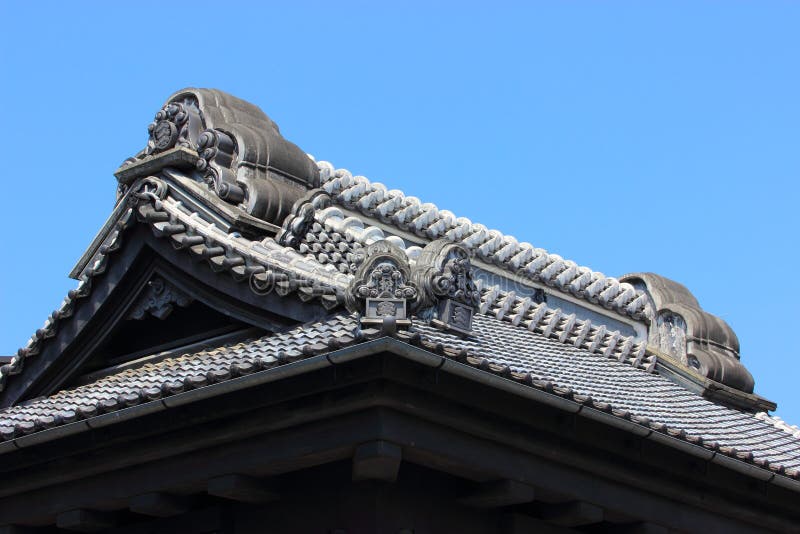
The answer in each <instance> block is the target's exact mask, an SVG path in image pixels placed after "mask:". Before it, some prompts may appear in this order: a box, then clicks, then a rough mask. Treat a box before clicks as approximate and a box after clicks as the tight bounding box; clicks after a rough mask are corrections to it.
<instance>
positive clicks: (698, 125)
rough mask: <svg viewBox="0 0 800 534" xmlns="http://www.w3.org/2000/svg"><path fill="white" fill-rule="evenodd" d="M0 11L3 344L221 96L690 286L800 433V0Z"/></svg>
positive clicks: (364, 162) (454, 203)
mask: <svg viewBox="0 0 800 534" xmlns="http://www.w3.org/2000/svg"><path fill="white" fill-rule="evenodd" d="M287 4H288V3H287ZM0 6H2V7H0V53H1V55H0V81H1V82H2V83H0V102H2V104H0V118H2V124H1V126H0V146H2V148H3V158H2V167H0V168H2V173H3V182H2V184H3V192H2V195H0V228H2V230H0V231H1V232H2V234H0V235H2V238H0V244H2V248H1V250H2V253H0V259H2V261H0V299H2V301H1V303H0V354H12V353H14V352H15V351H16V349H17V348H18V347H19V346H21V345H23V344H24V343H25V341H26V339H27V338H28V337H29V336H30V334H32V333H33V331H34V330H35V329H36V328H38V327H39V326H40V325H41V324H42V322H43V321H44V320H45V318H46V317H47V315H48V314H49V313H50V312H51V311H52V310H53V309H55V308H56V307H57V306H58V304H59V302H60V301H61V299H62V298H63V296H64V295H65V294H66V292H67V291H68V290H69V289H71V288H72V287H74V284H75V282H74V281H72V280H70V279H68V278H67V273H68V271H69V270H70V268H71V267H72V265H73V264H74V262H75V261H76V260H77V258H78V257H79V255H80V253H81V252H82V251H83V249H84V248H85V247H86V246H87V245H88V244H89V242H90V240H91V239H92V237H93V236H94V233H95V232H96V231H97V230H98V229H99V228H100V226H101V224H102V223H103V221H104V220H105V218H106V216H107V215H108V214H109V212H110V210H111V208H112V206H113V203H114V190H115V185H116V182H115V179H114V177H113V172H114V170H115V169H116V168H117V166H118V165H119V164H120V163H121V162H122V161H123V160H124V159H125V158H126V157H128V156H130V155H132V154H134V153H135V152H137V151H138V150H139V149H140V148H142V147H143V146H144V144H145V141H146V137H147V133H146V126H147V124H148V123H149V122H150V120H151V119H152V116H153V114H154V113H155V111H156V110H158V109H159V107H160V106H161V104H162V102H163V101H164V99H165V98H166V97H167V96H168V95H169V94H171V93H172V92H173V91H175V90H177V89H180V88H182V87H185V86H200V87H216V88H219V89H223V90H225V91H228V92H230V93H233V94H235V95H237V96H239V97H242V98H244V99H247V100H250V101H252V102H254V103H256V104H258V105H259V106H261V107H262V109H264V110H265V111H266V112H267V114H269V115H270V116H271V117H272V118H273V119H274V120H275V121H276V122H277V123H278V124H279V125H280V126H281V130H282V132H283V133H284V135H285V136H286V137H287V138H289V139H291V140H292V141H294V142H296V143H297V144H298V145H300V146H301V147H302V148H303V149H305V150H306V151H308V152H309V153H311V154H313V155H314V156H315V157H317V158H318V159H326V160H329V161H331V162H332V163H333V164H334V165H336V166H337V167H345V168H348V169H349V170H351V171H352V172H353V173H354V174H363V175H365V176H367V177H368V178H370V179H371V180H373V181H380V182H382V183H384V184H386V185H387V186H388V187H390V188H398V189H402V190H404V191H405V192H406V193H407V194H410V195H415V196H417V197H419V198H421V199H422V200H423V201H427V202H433V203H435V204H437V205H438V206H439V207H440V208H446V209H449V210H451V211H453V212H454V213H456V214H457V215H459V216H466V217H469V218H470V219H472V220H473V221H479V222H482V223H483V224H485V225H487V226H489V227H492V228H497V229H499V230H501V231H503V232H504V233H507V234H511V235H514V236H516V237H517V238H519V239H520V240H526V241H530V242H531V243H533V244H534V245H536V246H540V247H543V248H546V249H548V250H549V251H551V252H554V253H557V254H560V255H562V256H563V257H565V258H569V259H572V260H575V261H577V262H578V263H580V264H583V265H588V266H590V267H592V268H593V269H595V270H598V271H602V272H604V273H606V274H608V275H615V276H618V275H622V274H624V273H627V272H633V271H655V272H658V273H660V274H662V275H665V276H668V277H670V278H673V279H675V280H677V281H680V282H682V283H684V284H685V285H687V286H688V287H689V288H690V290H692V291H693V292H694V294H695V295H696V296H697V298H698V299H699V300H700V302H701V304H702V305H703V306H704V307H705V308H706V309H707V310H708V311H710V312H712V313H715V314H718V315H720V316H722V317H723V318H724V319H725V320H726V321H728V322H729V323H730V324H731V325H732V326H733V328H734V329H735V331H736V332H737V334H738V336H739V339H740V342H741V346H742V360H743V362H744V363H745V364H746V365H747V367H748V368H749V369H750V370H751V371H752V373H753V375H754V376H755V378H756V391H757V392H759V393H761V394H762V395H764V396H766V397H768V398H770V399H772V400H775V401H777V402H778V404H779V408H778V411H777V414H778V415H780V416H782V417H784V418H785V419H787V420H789V421H790V422H794V423H800V398H799V397H800V396H799V395H798V393H797V389H798V383H799V382H798V380H799V379H800V359H799V358H798V348H797V347H798V345H797V343H796V341H795V340H796V338H795V336H796V335H798V326H797V324H798V323H797V319H798V313H797V309H798V304H799V303H800V289H798V284H797V282H796V280H797V279H798V274H797V266H798V263H800V262H798V259H800V258H799V257H798V256H799V254H800V253H799V252H798V244H800V243H798V241H800V240H798V237H797V231H798V227H799V225H798V223H799V222H800V215H798V212H800V209H799V208H798V199H799V197H800V186H799V185H798V182H799V181H800V150H799V147H800V99H798V95H800V64H799V63H800V60H799V59H798V58H800V31H798V27H800V3H797V2H770V1H764V2H737V1H728V2H721V1H718V2H703V1H697V0H694V1H691V2H669V3H666V2H665V3H659V4H658V5H656V3H653V2H570V1H560V2H555V1H553V2H539V3H536V2H534V3H530V2H527V3H524V4H523V3H522V2H520V3H518V4H515V3H506V2H499V3H495V5H493V7H492V8H488V7H486V6H485V5H484V4H483V3H474V4H470V3H468V2H463V1H461V2H457V3H456V2H453V3H451V4H447V3H440V4H438V5H437V6H436V7H430V6H429V5H426V4H423V3H414V2H402V3H401V2H395V3H393V4H392V5H391V7H387V6H386V5H383V6H382V7H376V6H373V5H371V4H370V3H367V2H362V3H348V2H344V1H340V2H335V3H334V2H315V3H304V2H292V3H291V7H287V6H277V5H267V4H266V3H261V2H259V3H255V2H253V3H252V4H247V3H237V2H205V1H193V2H146V1H137V2H128V3H126V4H124V5H123V3H122V2H114V3H111V2H10V1H8V0H0Z"/></svg>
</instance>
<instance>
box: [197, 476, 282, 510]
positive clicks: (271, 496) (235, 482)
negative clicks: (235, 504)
mask: <svg viewBox="0 0 800 534" xmlns="http://www.w3.org/2000/svg"><path fill="white" fill-rule="evenodd" d="M206 490H207V491H208V494H209V495H212V496H214V497H221V498H223V499H229V500H232V501H239V502H246V503H252V504H258V503H265V502H269V501H274V500H276V499H277V498H278V494H277V493H276V492H275V491H273V489H272V488H271V487H270V486H268V485H267V484H265V483H264V482H262V481H260V480H259V479H257V478H253V477H249V476H246V475H238V474H231V475H223V476H219V477H215V478H212V479H210V480H209V481H208V483H207V487H206Z"/></svg>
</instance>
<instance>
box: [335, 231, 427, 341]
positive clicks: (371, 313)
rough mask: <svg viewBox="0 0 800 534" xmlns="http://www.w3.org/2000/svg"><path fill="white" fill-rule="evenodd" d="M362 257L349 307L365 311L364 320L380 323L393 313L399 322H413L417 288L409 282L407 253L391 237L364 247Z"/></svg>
mask: <svg viewBox="0 0 800 534" xmlns="http://www.w3.org/2000/svg"><path fill="white" fill-rule="evenodd" d="M363 258H364V259H363V262H362V263H361V265H360V266H359V267H358V269H357V270H356V274H355V277H354V278H353V280H352V281H351V282H350V286H349V291H348V295H347V298H346V300H347V305H348V308H349V309H350V310H352V311H357V312H359V313H361V314H362V319H361V322H362V324H380V323H382V322H383V320H384V318H386V317H394V318H395V319H396V320H397V324H398V325H399V326H408V325H410V324H411V321H410V319H409V316H410V313H411V311H412V308H413V306H414V305H415V304H416V301H417V297H418V291H417V288H416V287H415V286H414V285H413V284H411V283H410V282H409V266H408V258H407V256H406V255H405V253H404V252H403V251H402V250H400V249H398V248H397V247H395V246H394V245H392V244H391V243H389V242H388V241H378V242H376V243H373V244H371V245H369V246H368V247H366V248H365V249H363Z"/></svg>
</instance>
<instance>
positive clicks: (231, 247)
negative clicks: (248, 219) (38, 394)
mask: <svg viewBox="0 0 800 534" xmlns="http://www.w3.org/2000/svg"><path fill="white" fill-rule="evenodd" d="M151 180H152V179H151ZM162 186H164V187H166V186H165V185H164V184H162ZM130 194H133V192H132V193H130ZM149 197H150V198H149V199H148V200H149V201H148V202H142V203H140V204H138V206H135V207H134V206H129V207H125V209H123V210H122V211H121V212H120V213H119V214H117V216H116V221H115V223H114V225H113V229H112V230H111V231H110V232H109V234H108V235H107V236H106V237H105V239H104V241H103V245H102V246H101V247H100V248H99V249H98V251H97V253H96V254H95V255H94V256H93V257H92V259H91V261H90V263H89V266H88V268H87V269H86V270H85V271H84V273H83V275H82V276H81V278H80V280H79V282H78V285H77V287H76V288H75V289H73V290H70V291H69V293H68V294H67V297H66V298H65V299H64V300H63V301H62V303H61V305H60V306H59V307H58V309H56V310H55V311H54V312H53V313H52V314H51V315H50V317H48V318H47V320H46V321H45V322H44V324H43V325H42V327H41V328H40V329H38V330H37V331H36V332H35V333H34V335H32V336H31V337H30V339H29V340H28V342H27V343H26V344H25V346H24V347H22V348H20V349H19V350H18V351H17V354H16V355H15V356H14V357H12V358H11V361H10V362H9V363H6V364H4V365H2V366H0V391H2V390H3V388H4V387H5V384H6V381H7V380H8V379H9V377H11V376H13V375H16V374H19V373H20V372H21V371H22V369H23V366H24V364H25V361H26V360H27V358H29V357H31V356H35V355H37V354H39V352H40V351H41V349H42V346H43V344H44V343H46V342H47V341H48V340H49V339H51V338H53V337H54V336H55V335H56V333H57V331H58V328H59V325H60V323H61V321H63V320H67V319H69V318H70V317H71V316H72V315H73V313H74V310H75V306H76V305H77V304H78V303H79V301H81V300H82V299H85V298H86V297H88V296H89V295H90V294H91V291H92V284H93V279H94V278H95V277H96V276H98V275H101V274H102V273H104V272H105V270H106V268H107V267H108V262H109V261H112V258H113V254H114V252H116V251H118V250H119V249H120V247H121V246H122V243H123V237H124V233H125V232H126V231H127V230H128V229H130V228H131V227H132V226H133V225H134V224H136V222H137V220H138V221H140V222H143V223H145V224H147V225H148V226H150V228H151V229H152V231H153V233H154V234H155V235H156V236H157V237H159V238H163V239H167V240H169V241H170V243H171V244H172V245H173V247H175V249H177V250H183V251H185V252H186V253H189V254H191V255H192V256H193V257H195V258H197V259H205V260H206V262H207V263H208V265H209V267H210V268H211V269H212V270H214V271H216V272H223V271H224V272H228V273H229V274H230V275H231V276H232V277H233V278H234V279H235V280H238V281H242V282H245V283H246V282H248V281H252V279H253V278H254V279H255V280H262V281H263V283H264V284H265V285H270V286H271V287H274V289H275V291H276V292H277V293H278V294H279V295H287V294H289V293H296V294H297V295H298V296H299V297H300V298H301V299H302V300H310V299H314V298H317V299H319V300H320V302H321V303H322V304H323V305H324V306H326V307H328V308H331V307H333V306H336V305H337V304H338V297H337V292H339V291H341V290H342V289H343V288H344V287H346V285H347V281H348V278H347V277H344V276H343V275H342V274H341V273H338V272H336V271H335V270H334V271H332V270H331V269H330V268H326V267H325V266H322V265H320V264H319V263H317V262H309V261H308V260H307V258H305V257H304V256H303V255H301V254H298V253H297V252H296V251H295V250H293V249H291V248H288V247H283V246H280V245H278V244H277V243H276V242H275V241H274V240H273V239H272V238H269V237H268V238H265V239H263V240H261V241H252V240H250V239H246V238H244V237H242V236H241V235H238V234H229V233H226V232H223V231H222V230H220V229H219V228H218V227H216V226H215V225H213V224H211V223H209V222H207V221H205V220H203V219H202V218H201V217H199V216H198V214H197V213H195V212H192V211H190V210H187V209H186V207H185V206H184V205H183V204H182V203H181V202H180V201H179V200H177V199H175V198H172V197H170V196H169V195H166V196H164V197H163V198H158V197H157V196H156V195H153V194H152V193H151V194H149ZM122 202H125V200H123V201H122ZM123 206H125V205H124V204H123Z"/></svg>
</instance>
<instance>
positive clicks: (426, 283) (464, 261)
mask: <svg viewBox="0 0 800 534" xmlns="http://www.w3.org/2000/svg"><path fill="white" fill-rule="evenodd" d="M413 280H414V282H415V283H416V284H417V286H419V287H420V289H421V290H422V293H423V296H422V299H421V300H422V302H421V304H420V306H421V307H425V308H429V309H430V308H433V317H432V319H431V324H432V325H434V326H436V327H437V328H441V329H443V330H452V331H454V332H457V333H459V334H464V335H468V334H469V333H470V332H471V330H472V316H473V314H474V311H475V308H476V307H477V306H478V305H479V304H480V292H479V291H478V288H477V286H476V285H475V282H474V280H473V279H472V265H471V263H470V259H469V252H468V251H467V249H466V248H465V247H464V246H463V245H460V244H456V243H453V242H451V241H448V240H446V239H439V240H436V241H433V242H431V243H429V244H428V245H427V246H426V247H425V248H424V249H423V251H422V253H421V254H420V256H419V258H417V264H416V266H415V267H414V271H413Z"/></svg>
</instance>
